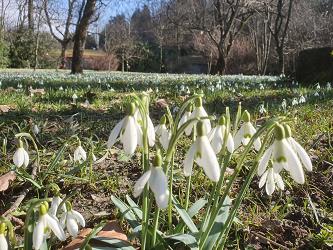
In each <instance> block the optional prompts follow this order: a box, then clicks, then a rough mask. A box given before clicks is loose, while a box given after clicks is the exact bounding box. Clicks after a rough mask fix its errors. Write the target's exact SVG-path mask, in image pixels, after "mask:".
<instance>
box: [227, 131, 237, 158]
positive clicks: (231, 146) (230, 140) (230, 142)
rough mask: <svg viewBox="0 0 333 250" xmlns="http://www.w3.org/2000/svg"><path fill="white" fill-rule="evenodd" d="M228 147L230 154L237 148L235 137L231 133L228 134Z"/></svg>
mask: <svg viewBox="0 0 333 250" xmlns="http://www.w3.org/2000/svg"><path fill="white" fill-rule="evenodd" d="M227 149H228V151H229V153H230V154H232V153H233V152H234V150H235V145H234V139H233V138H232V135H231V133H229V134H228V139H227Z"/></svg>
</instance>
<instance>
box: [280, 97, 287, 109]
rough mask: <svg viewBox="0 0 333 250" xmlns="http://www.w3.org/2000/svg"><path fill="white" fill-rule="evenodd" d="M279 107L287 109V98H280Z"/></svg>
mask: <svg viewBox="0 0 333 250" xmlns="http://www.w3.org/2000/svg"><path fill="white" fill-rule="evenodd" d="M281 107H282V109H283V110H286V109H287V100H286V99H283V100H282V103H281Z"/></svg>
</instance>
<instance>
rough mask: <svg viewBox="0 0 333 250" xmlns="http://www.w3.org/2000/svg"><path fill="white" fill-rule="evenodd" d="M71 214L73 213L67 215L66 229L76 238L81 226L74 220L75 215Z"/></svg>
mask: <svg viewBox="0 0 333 250" xmlns="http://www.w3.org/2000/svg"><path fill="white" fill-rule="evenodd" d="M70 213H71V212H69V213H68V215H67V220H66V228H67V230H68V233H69V234H70V235H71V236H73V237H76V236H77V234H78V233H79V226H78V225H77V222H76V220H75V219H74V217H73V215H71V214H70Z"/></svg>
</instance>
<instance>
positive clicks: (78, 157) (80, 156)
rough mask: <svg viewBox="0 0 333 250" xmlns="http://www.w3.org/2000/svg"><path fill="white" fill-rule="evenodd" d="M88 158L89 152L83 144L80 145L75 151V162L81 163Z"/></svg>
mask: <svg viewBox="0 0 333 250" xmlns="http://www.w3.org/2000/svg"><path fill="white" fill-rule="evenodd" d="M86 160H87V153H86V151H85V150H84V149H83V147H82V146H81V145H79V146H78V147H77V148H76V149H75V151H74V162H79V163H80V164H81V163H83V162H84V161H86Z"/></svg>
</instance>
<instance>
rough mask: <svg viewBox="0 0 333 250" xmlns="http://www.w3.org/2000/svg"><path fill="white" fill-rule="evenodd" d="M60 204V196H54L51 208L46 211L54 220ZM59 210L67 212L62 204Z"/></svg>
mask: <svg viewBox="0 0 333 250" xmlns="http://www.w3.org/2000/svg"><path fill="white" fill-rule="evenodd" d="M61 202H62V199H61V198H60V196H54V197H53V198H52V201H51V207H50V209H49V211H48V213H49V215H50V216H51V217H53V218H55V219H56V218H57V211H58V208H59V205H60V204H61ZM61 209H62V211H63V212H66V211H67V209H66V206H65V204H63V205H62V206H61Z"/></svg>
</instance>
